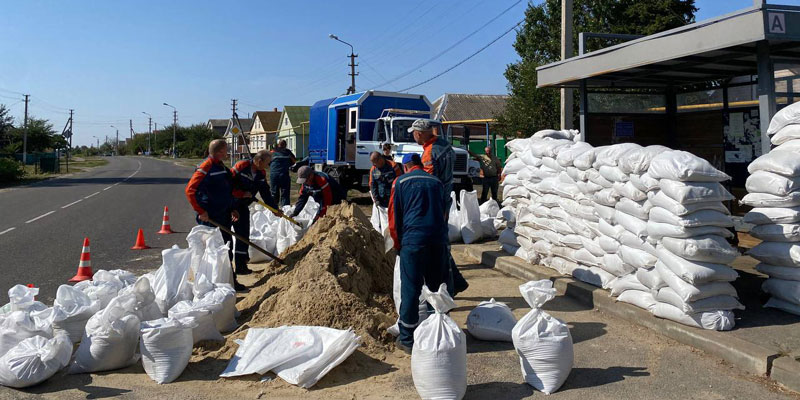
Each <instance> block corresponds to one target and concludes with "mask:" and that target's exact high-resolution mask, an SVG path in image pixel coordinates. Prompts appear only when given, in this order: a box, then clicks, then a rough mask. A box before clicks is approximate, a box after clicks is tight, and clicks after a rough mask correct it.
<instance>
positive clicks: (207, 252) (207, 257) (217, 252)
mask: <svg viewBox="0 0 800 400" xmlns="http://www.w3.org/2000/svg"><path fill="white" fill-rule="evenodd" d="M231 245H232V244H231V243H222V244H216V240H214V239H213V238H212V239H210V240H209V241H208V243H207V244H206V247H205V249H204V250H203V255H202V257H200V261H199V263H198V264H197V270H196V271H195V273H194V280H195V281H197V279H198V278H199V277H200V275H205V277H206V279H208V281H209V282H211V283H221V284H228V285H233V269H232V268H233V267H232V266H231V259H230V257H229V256H228V250H230V246H231ZM248 254H249V253H248ZM181 300H186V299H181ZM179 301H180V300H179ZM175 303H177V301H176V302H175ZM175 303H172V304H175Z"/></svg>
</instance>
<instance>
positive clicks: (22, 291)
mask: <svg viewBox="0 0 800 400" xmlns="http://www.w3.org/2000/svg"><path fill="white" fill-rule="evenodd" d="M37 294H39V288H29V287H27V286H25V285H19V284H17V285H14V286H12V287H11V289H8V303H7V304H6V305H4V306H3V307H2V308H0V315H5V314H8V313H11V312H13V311H43V310H45V309H47V306H46V305H44V303H42V302H40V301H36V299H35V298H36V295H37Z"/></svg>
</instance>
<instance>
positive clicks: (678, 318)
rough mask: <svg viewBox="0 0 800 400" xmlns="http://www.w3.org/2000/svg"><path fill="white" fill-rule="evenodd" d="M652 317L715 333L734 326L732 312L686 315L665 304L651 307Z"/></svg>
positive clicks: (721, 311)
mask: <svg viewBox="0 0 800 400" xmlns="http://www.w3.org/2000/svg"><path fill="white" fill-rule="evenodd" d="M653 315H655V316H656V317H659V318H664V319H668V320H672V321H675V322H678V323H681V324H684V325H689V326H694V327H696V328H702V329H711V330H715V331H729V330H731V329H733V326H734V324H735V321H734V320H733V312H732V311H729V310H718V311H709V312H701V313H697V314H686V313H684V312H683V311H681V310H680V309H679V308H677V307H675V306H673V305H671V304H667V303H658V304H656V306H655V307H653Z"/></svg>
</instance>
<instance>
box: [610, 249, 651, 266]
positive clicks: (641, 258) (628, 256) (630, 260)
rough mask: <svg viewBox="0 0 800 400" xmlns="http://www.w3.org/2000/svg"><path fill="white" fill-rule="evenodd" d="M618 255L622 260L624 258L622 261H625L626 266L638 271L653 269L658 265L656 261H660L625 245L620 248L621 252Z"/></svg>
mask: <svg viewBox="0 0 800 400" xmlns="http://www.w3.org/2000/svg"><path fill="white" fill-rule="evenodd" d="M617 254H618V255H619V256H620V258H622V261H624V262H625V264H628V265H630V266H631V267H634V268H637V269H638V268H644V269H650V268H653V267H654V266H655V265H656V261H658V258H656V257H655V256H653V255H652V254H650V253H648V252H646V251H642V250H639V249H634V248H633V247H630V246H625V245H622V246H619V251H618V252H617Z"/></svg>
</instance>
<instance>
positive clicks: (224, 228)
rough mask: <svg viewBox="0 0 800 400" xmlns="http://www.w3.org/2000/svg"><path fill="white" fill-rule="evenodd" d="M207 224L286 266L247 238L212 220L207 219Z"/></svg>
mask: <svg viewBox="0 0 800 400" xmlns="http://www.w3.org/2000/svg"><path fill="white" fill-rule="evenodd" d="M208 222H211V223H212V224H213V225H214V226H216V227H217V228H219V229H220V230H222V231H223V232H225V233H227V234H229V235H231V236H233V237H235V238H236V239H239V240H241V241H243V242H245V243H247V245H248V246H252V247H253V248H254V249H256V250H258V251H260V252H261V253H263V254H264V255H266V256H269V257H270V258H272V259H273V260H275V261H277V262H279V263H281V264H283V265H286V261H284V260H283V259H282V258H280V257H278V256H276V255H274V254H272V253H270V252H268V251H266V250H264V249H262V248H261V246H258V245H256V244H254V243H253V242H251V241H250V240H249V239H247V238H244V237H242V236H241V235H237V234H236V233H234V232H233V231H231V230H230V229H228V228H226V227H224V226H222V225H220V224H219V223H217V221H214V220H213V219H211V218H209V219H208Z"/></svg>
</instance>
